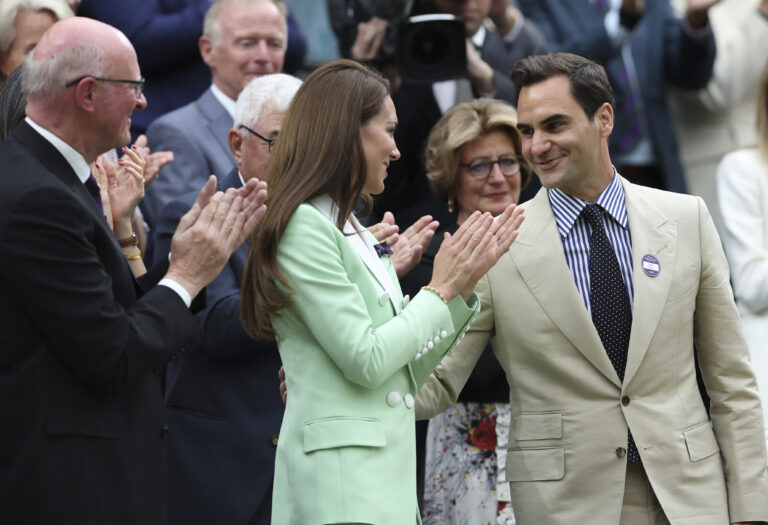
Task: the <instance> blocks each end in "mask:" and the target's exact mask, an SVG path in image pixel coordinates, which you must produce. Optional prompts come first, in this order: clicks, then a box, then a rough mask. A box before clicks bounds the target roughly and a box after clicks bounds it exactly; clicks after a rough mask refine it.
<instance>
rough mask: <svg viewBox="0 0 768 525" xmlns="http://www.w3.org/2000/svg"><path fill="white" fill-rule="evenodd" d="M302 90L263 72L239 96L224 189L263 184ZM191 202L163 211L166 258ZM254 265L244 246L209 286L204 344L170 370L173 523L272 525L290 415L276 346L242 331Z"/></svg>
mask: <svg viewBox="0 0 768 525" xmlns="http://www.w3.org/2000/svg"><path fill="white" fill-rule="evenodd" d="M300 84H301V82H300V81H299V80H298V79H296V78H294V77H292V76H289V75H283V74H275V75H266V76H263V77H259V78H256V79H254V80H252V81H251V82H250V83H249V84H248V85H247V86H246V87H245V89H244V90H243V91H242V92H241V93H240V96H239V97H238V99H237V106H236V109H235V125H234V127H233V128H232V129H231V130H229V134H228V140H229V146H230V149H231V151H232V154H233V156H234V158H235V160H236V161H237V167H236V168H235V169H233V170H232V171H231V172H230V173H229V174H228V175H227V176H226V177H224V178H222V180H221V182H220V185H219V187H220V189H221V190H223V191H226V190H227V189H228V188H240V187H242V185H243V184H244V183H246V182H247V181H248V180H251V179H253V178H258V179H263V178H264V175H265V174H266V171H267V168H268V166H269V161H270V152H271V150H272V145H273V143H274V140H275V138H276V137H277V134H278V132H279V131H280V126H281V124H282V122H283V115H284V114H285V111H286V110H287V109H288V105H289V104H290V102H291V99H292V98H293V95H294V93H296V90H297V89H298V88H299V85H300ZM194 201H195V194H194V193H189V194H188V195H185V196H183V197H180V198H178V199H177V200H175V201H172V202H171V203H170V204H168V205H167V206H166V207H165V208H164V209H163V212H162V214H161V215H160V219H159V221H158V225H157V235H158V237H157V254H158V255H157V256H158V257H159V258H160V259H161V260H162V259H165V258H166V257H167V253H168V251H169V249H170V248H171V239H172V235H173V232H174V230H175V229H176V227H177V225H178V224H179V221H180V220H181V218H182V216H183V214H184V213H185V211H186V210H188V209H189V207H190V205H191V204H192V203H193V202H194ZM247 258H248V242H247V241H246V242H244V243H243V244H242V245H240V247H239V248H237V250H236V251H235V252H234V253H233V254H232V257H231V258H230V259H229V261H228V263H227V264H226V266H225V267H224V270H223V271H222V272H221V273H220V274H219V276H218V277H217V278H216V279H215V280H214V281H213V282H212V283H211V284H210V286H209V287H208V288H207V302H208V306H207V307H206V309H205V310H204V311H202V312H200V313H199V314H198V322H199V327H200V336H201V344H200V345H196V346H195V347H194V348H192V349H190V350H189V351H188V352H186V353H185V354H184V355H183V356H182V357H181V358H180V359H178V360H175V361H174V362H173V363H171V365H170V366H169V367H168V376H167V394H166V406H167V408H168V423H169V425H170V427H171V428H172V429H173V431H172V432H171V433H170V434H169V436H168V475H169V501H168V517H169V523H170V524H171V525H175V524H179V525H182V524H183V525H196V524H199V525H204V524H210V523H227V524H231V525H237V524H242V525H246V524H249V525H256V524H265V525H268V524H269V522H270V515H271V508H272V506H271V503H272V477H273V474H274V463H275V446H276V445H277V434H278V432H279V430H280V422H281V421H282V417H283V404H282V402H281V401H280V396H279V395H278V378H277V370H278V369H279V368H280V356H279V355H278V353H277V346H276V345H275V343H274V342H273V341H255V340H253V339H251V338H250V337H249V336H248V334H246V333H245V330H244V329H243V327H242V325H241V324H240V315H239V311H240V283H241V282H242V280H243V269H244V267H245V261H246V259H247ZM190 496H193V497H190Z"/></svg>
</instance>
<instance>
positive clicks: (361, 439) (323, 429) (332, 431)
mask: <svg viewBox="0 0 768 525" xmlns="http://www.w3.org/2000/svg"><path fill="white" fill-rule="evenodd" d="M386 444H387V438H386V436H385V434H384V428H383V427H382V426H381V423H379V421H378V420H376V419H366V418H354V417H345V418H330V419H320V420H317V421H312V422H310V423H307V424H306V425H304V452H313V451H315V450H322V449H326V448H337V447H383V446H385V445H386Z"/></svg>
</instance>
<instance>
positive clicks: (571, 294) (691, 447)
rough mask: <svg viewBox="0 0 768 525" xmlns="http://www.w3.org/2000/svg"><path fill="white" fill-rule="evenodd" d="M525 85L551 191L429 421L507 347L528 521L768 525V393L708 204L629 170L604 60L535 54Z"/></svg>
mask: <svg viewBox="0 0 768 525" xmlns="http://www.w3.org/2000/svg"><path fill="white" fill-rule="evenodd" d="M512 79H513V81H514V83H515V84H516V86H517V87H518V89H519V90H520V92H519V102H518V121H519V123H518V128H519V129H520V131H521V133H522V136H523V145H522V150H523V155H524V156H525V157H526V159H527V160H528V161H529V162H531V163H532V167H533V169H534V171H535V172H536V173H537V174H538V175H539V178H540V180H541V184H542V186H543V188H542V189H541V190H540V191H539V193H538V194H537V195H536V196H535V197H534V199H532V200H531V201H529V202H528V203H527V204H526V220H525V223H524V225H523V226H522V227H521V229H520V235H519V237H518V239H517V240H516V242H515V244H514V245H513V247H512V248H511V249H510V251H509V253H508V254H507V255H506V256H504V257H502V258H501V259H500V260H499V262H498V263H497V264H496V265H495V266H494V267H493V268H492V269H491V270H490V271H489V272H488V274H487V275H486V276H485V277H484V278H483V279H482V280H481V281H480V282H479V283H478V287H477V292H478V295H479V297H480V299H481V304H482V311H481V313H480V315H479V316H478V317H477V320H476V321H475V322H474V324H473V326H472V328H471V329H470V330H469V331H468V332H467V333H466V338H465V339H464V341H463V343H462V344H460V345H459V346H458V347H457V348H456V349H455V350H454V351H453V352H452V353H451V354H450V355H448V356H446V358H445V359H444V360H443V362H442V363H441V364H440V365H439V367H438V368H437V369H436V371H435V373H434V374H433V376H432V377H431V378H430V380H429V381H428V383H427V384H426V385H425V386H424V387H423V388H422V390H421V391H420V393H419V397H418V402H419V406H418V408H419V411H418V412H417V414H418V415H420V416H421V417H428V416H430V415H432V414H434V413H436V412H438V411H440V410H442V409H444V408H447V407H448V406H451V405H452V404H454V403H455V400H456V398H457V396H458V394H459V392H460V391H461V388H462V386H463V384H464V382H465V381H466V378H467V377H468V376H469V373H470V371H471V369H472V367H473V366H474V363H475V362H476V360H477V358H478V357H479V356H480V354H481V353H482V349H483V347H484V346H485V344H486V341H487V340H488V339H489V338H490V339H491V342H492V344H493V348H494V351H495V353H496V356H497V358H498V360H499V363H500V364H501V366H502V367H503V368H504V370H505V372H506V375H507V381H508V382H509V386H510V404H511V411H512V417H511V422H510V432H509V444H508V453H507V464H506V475H507V480H508V481H509V482H510V486H511V496H512V506H513V508H514V511H515V516H516V518H517V522H518V524H520V525H531V524H536V525H540V524H564V525H565V524H568V525H572V524H579V525H580V524H597V525H615V524H620V525H636V524H643V525H645V524H653V525H656V524H673V525H726V524H730V523H760V522H761V521H763V520H768V475H767V474H766V450H765V441H764V438H763V420H762V412H761V407H760V400H759V397H758V393H757V386H756V382H755V378H754V375H753V373H752V370H751V368H750V363H749V358H748V352H747V346H746V343H745V341H744V338H743V336H742V332H741V324H740V321H739V315H738V312H737V311H736V308H735V306H734V303H733V295H732V292H731V288H730V285H729V281H728V265H727V263H726V260H725V257H724V255H723V251H722V249H721V246H720V240H719V239H718V237H717V233H716V231H715V227H714V225H713V223H712V219H711V218H710V216H709V214H708V212H707V209H706V206H705V205H704V203H703V201H702V200H701V199H700V198H698V197H691V196H687V195H680V194H674V193H669V192H663V191H659V190H655V189H650V188H645V187H641V186H637V185H634V184H630V183H629V182H627V181H626V180H625V179H623V178H622V177H621V176H620V175H619V174H618V173H616V171H615V170H614V168H613V166H612V164H611V159H610V157H609V154H608V137H609V135H610V134H611V131H612V129H613V109H612V106H611V103H612V99H613V96H612V93H611V89H610V84H609V83H608V79H607V77H606V75H605V71H604V69H603V68H602V67H601V66H599V65H597V64H595V63H593V62H591V61H589V60H587V59H584V58H581V57H578V56H576V55H570V54H564V53H555V54H550V55H540V56H532V57H528V58H526V59H523V60H522V61H520V62H519V63H518V65H517V66H516V68H515V69H514V70H513V72H512ZM609 270H610V271H609ZM609 275H610V276H611V279H608V276H609ZM609 281H610V282H609ZM622 326H623V327H624V328H622ZM694 344H695V345H696V349H697V350H696V352H697V354H698V360H699V363H700V367H701V372H702V376H703V379H704V384H705V385H706V389H707V393H708V394H709V396H710V398H711V405H710V408H711V418H710V417H708V416H707V410H706V408H705V406H704V403H703V402H702V398H701V395H700V393H699V389H698V387H697V382H696V367H695V362H694Z"/></svg>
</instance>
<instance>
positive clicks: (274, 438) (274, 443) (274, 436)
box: [272, 434, 279, 447]
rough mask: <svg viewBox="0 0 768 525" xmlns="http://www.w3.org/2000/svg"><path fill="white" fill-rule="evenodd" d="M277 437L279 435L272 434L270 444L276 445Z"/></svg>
mask: <svg viewBox="0 0 768 525" xmlns="http://www.w3.org/2000/svg"><path fill="white" fill-rule="evenodd" d="M278 437H279V436H278V435H277V434H274V435H273V436H272V445H273V446H275V447H276V446H277V438H278Z"/></svg>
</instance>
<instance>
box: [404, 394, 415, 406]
mask: <svg viewBox="0 0 768 525" xmlns="http://www.w3.org/2000/svg"><path fill="white" fill-rule="evenodd" d="M403 403H405V408H413V404H414V401H413V396H412V395H411V394H405V396H403Z"/></svg>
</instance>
